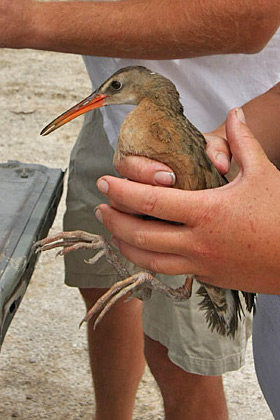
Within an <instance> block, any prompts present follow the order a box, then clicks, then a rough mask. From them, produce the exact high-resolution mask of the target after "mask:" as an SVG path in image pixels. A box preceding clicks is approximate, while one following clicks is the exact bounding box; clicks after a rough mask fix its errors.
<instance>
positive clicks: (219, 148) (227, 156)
mask: <svg viewBox="0 0 280 420" xmlns="http://www.w3.org/2000/svg"><path fill="white" fill-rule="evenodd" d="M204 137H205V139H206V143H207V144H206V152H207V154H208V156H209V158H210V159H211V161H212V163H213V164H214V165H215V166H216V168H217V169H218V170H219V171H220V172H221V173H222V174H226V173H227V172H228V171H229V168H230V160H231V152H230V148H229V145H228V142H227V141H226V139H224V138H222V137H220V136H217V135H214V134H211V133H209V134H205V135H204Z"/></svg>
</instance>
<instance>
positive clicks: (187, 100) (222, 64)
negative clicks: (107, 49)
mask: <svg viewBox="0 0 280 420" xmlns="http://www.w3.org/2000/svg"><path fill="white" fill-rule="evenodd" d="M84 61H85V64H86V67H87V71H88V73H89V76H90V78H91V81H92V86H93V90H95V89H96V88H97V87H98V86H99V85H100V84H101V83H102V82H104V81H105V80H106V79H107V78H109V77H110V76H111V75H112V74H113V73H114V72H115V71H116V70H118V69H119V68H121V67H125V66H128V65H143V66H146V67H148V68H150V69H151V70H153V71H156V72H158V73H161V74H162V75H164V76H166V77H168V78H169V79H170V80H172V81H173V83H174V84H175V85H176V87H177V90H178V91H179V93H180V96H181V102H182V104H183V106H184V109H185V115H186V116H187V117H188V118H189V120H190V121H191V122H192V123H193V124H195V125H196V126H197V128H199V129H200V130H201V131H203V132H206V131H210V130H212V129H214V128H215V127H216V126H218V125H219V124H220V123H221V122H222V121H223V120H224V119H225V117H226V115H227V113H228V111H229V110H230V109H231V108H233V107H235V106H240V105H243V104H244V103H245V102H247V101H248V100H250V99H252V98H254V97H255V96H258V95H260V94H262V93H264V92H265V91H266V90H268V89H269V88H271V87H272V86H273V85H274V84H276V83H277V82H279V81H280V29H278V31H277V32H276V33H275V35H274V36H273V38H272V39H271V40H270V41H269V43H268V45H267V46H266V47H265V48H264V49H263V50H262V51H261V52H260V53H257V54H250V55H245V54H226V55H215V56H209V57H199V58H189V59H182V60H158V61H151V60H131V59H116V58H103V57H89V56H86V57H84ZM113 108H114V109H113ZM130 109H131V107H130V106H128V105H118V106H114V107H113V106H112V107H110V106H108V107H105V108H103V109H102V113H103V116H104V127H105V130H106V132H107V134H108V137H109V140H110V143H111V145H112V146H113V147H114V146H115V145H116V141H117V137H118V132H119V127H120V124H121V123H122V121H123V119H124V117H125V115H126V114H127V112H129V110H130Z"/></svg>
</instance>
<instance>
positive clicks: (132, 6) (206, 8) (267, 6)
mask: <svg viewBox="0 0 280 420" xmlns="http://www.w3.org/2000/svg"><path fill="white" fill-rule="evenodd" d="M279 21H280V8H279V2H278V0H267V1H266V2H263V1H260V0H258V1H256V0H249V1H247V2H244V1H243V0H216V1H214V0H173V1H170V0H131V1H116V2H104V3H103V2H35V1H30V0H21V1H20V0H0V45H1V46H3V47H11V48H34V49H43V50H44V49H45V50H52V51H60V52H70V53H79V54H87V55H95V56H108V57H110V56H112V57H127V58H143V59H170V58H184V57H194V56H202V55H211V54H221V53H254V52H257V51H259V50H261V49H262V48H263V47H264V46H265V44H266V43H267V42H268V40H269V39H270V38H271V36H272V35H273V33H274V32H275V31H276V29H277V27H278V26H279Z"/></svg>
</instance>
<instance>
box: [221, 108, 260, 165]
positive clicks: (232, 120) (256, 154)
mask: <svg viewBox="0 0 280 420" xmlns="http://www.w3.org/2000/svg"><path fill="white" fill-rule="evenodd" d="M226 131H227V138H228V143H229V146H230V149H231V152H232V155H233V157H234V159H235V161H236V163H237V165H238V166H239V167H240V168H241V170H243V171H244V170H249V169H250V168H255V167H256V165H257V166H258V165H259V164H260V162H261V161H262V160H263V159H264V158H265V159H267V158H266V155H265V152H264V151H263V149H262V147H261V145H260V143H259V142H258V141H257V140H256V138H255V137H254V135H253V133H252V132H251V130H250V129H249V127H248V126H247V125H246V122H245V116H244V113H243V111H242V108H234V109H232V110H231V111H230V112H229V114H228V117H227V121H226ZM254 170H255V169H254Z"/></svg>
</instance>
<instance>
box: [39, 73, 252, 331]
mask: <svg viewBox="0 0 280 420" xmlns="http://www.w3.org/2000/svg"><path fill="white" fill-rule="evenodd" d="M120 104H129V105H135V107H134V108H133V110H132V111H130V112H129V113H128V115H127V116H126V118H125V119H124V121H123V122H122V124H121V127H120V131H119V135H118V141H117V146H116V150H115V154H114V158H113V163H114V165H117V164H118V162H119V161H120V160H121V159H123V158H124V157H125V156H129V155H138V156H145V157H147V158H150V159H153V160H157V161H159V162H162V163H164V164H166V165H167V166H169V167H170V168H171V169H172V170H173V172H174V173H175V176H176V182H175V184H174V186H173V188H178V189H183V190H202V189H208V188H217V187H221V186H223V185H225V184H226V183H227V182H228V181H227V179H226V178H225V177H224V176H223V175H221V173H220V172H219V171H218V170H217V169H216V167H215V166H214V165H213V163H212V162H211V160H210V159H209V157H208V155H207V153H206V149H205V146H206V141H205V138H204V136H203V134H202V133H201V132H200V131H199V130H198V129H197V128H196V127H195V126H194V125H193V124H192V123H191V122H190V121H189V120H188V119H187V117H186V116H185V115H184V108H183V106H182V104H181V102H180V95H179V93H178V91H177V89H176V86H175V85H174V83H173V82H172V81H171V80H169V79H167V78H166V77H164V76H162V75H161V74H159V73H156V72H154V71H152V70H150V69H147V68H146V67H143V66H128V67H124V68H121V69H119V70H118V71H116V72H115V73H114V74H113V75H112V76H111V77H109V78H108V79H107V80H106V81H105V82H104V83H102V84H101V86H100V87H99V88H98V89H97V90H96V91H94V92H93V93H92V94H91V95H90V96H88V97H87V98H85V99H84V100H82V101H81V102H79V103H78V104H77V105H75V106H73V107H72V108H70V109H69V110H68V111H66V112H64V113H63V114H61V115H60V116H59V117H57V118H55V119H54V120H53V121H52V122H51V123H49V124H48V125H47V126H46V127H45V128H44V129H43V130H42V132H41V134H42V135H47V134H50V133H51V132H53V131H54V130H56V129H57V128H59V127H61V126H62V125H64V124H66V123H67V122H69V121H71V120H72V119H74V118H76V117H77V116H79V115H81V114H84V113H86V112H88V111H90V110H93V109H96V108H100V107H103V106H109V105H120ZM36 247H37V250H38V251H45V250H48V249H51V248H55V247H62V248H63V249H62V250H61V251H59V254H61V255H64V254H66V253H68V252H71V251H73V250H75V249H81V248H92V249H100V250H99V252H98V253H97V254H96V255H95V256H94V257H93V258H92V259H91V260H89V261H88V262H90V263H95V262H96V261H97V260H98V259H99V258H101V257H102V256H104V255H105V256H106V258H107V260H108V261H109V262H110V263H111V264H113V266H114V267H115V269H116V270H117V272H118V273H119V275H120V277H121V280H120V281H119V282H117V283H115V285H114V286H113V287H112V288H111V289H109V291H107V292H106V293H105V295H103V296H102V297H101V298H100V299H99V301H97V302H96V304H95V305H94V307H93V308H92V309H91V310H90V311H89V312H88V313H87V315H86V317H85V318H84V319H83V321H87V320H89V319H90V318H91V317H92V316H93V315H96V314H97V313H99V316H98V318H97V320H96V325H97V323H98V322H99V321H100V320H101V319H102V317H103V316H104V315H105V313H106V312H107V311H108V310H109V309H110V308H111V306H112V305H113V304H114V303H115V302H116V301H117V300H118V299H119V298H120V297H122V296H123V295H125V294H127V293H130V294H132V295H136V296H137V297H139V298H141V299H148V298H149V297H150V296H151V293H152V290H153V289H154V290H158V291H160V292H161V293H164V294H166V295H168V296H169V297H170V298H172V299H175V300H184V299H188V298H190V296H191V291H192V284H193V281H198V282H199V280H197V279H196V277H195V273H194V274H189V275H186V281H185V283H184V284H183V285H182V287H179V288H177V289H172V288H171V287H169V286H166V285H163V284H162V283H161V282H160V281H159V280H158V279H157V278H156V277H155V276H154V275H152V274H151V273H150V272H145V271H143V272H139V273H136V274H134V275H133V276H131V275H130V273H128V272H127V270H126V269H125V268H124V267H122V264H121V263H120V261H118V258H117V256H116V255H115V254H114V251H113V250H112V248H111V246H110V245H109V244H108V243H107V241H105V239H103V238H102V237H100V236H99V235H94V234H91V233H88V232H83V231H74V232H60V233H59V234H56V235H53V236H52V237H48V238H45V239H43V240H41V241H39V242H38V243H37V244H36ZM199 283H200V288H199V289H198V292H197V293H198V294H199V295H200V296H201V302H200V303H199V306H200V309H201V310H203V311H204V312H205V318H206V322H207V324H208V326H209V328H210V329H211V330H212V331H213V330H216V331H217V332H218V333H219V334H221V335H223V336H230V337H234V336H235V333H236V331H237V329H238V324H239V320H240V318H241V316H242V314H244V309H243V304H242V303H241V300H242V299H243V298H241V296H242V295H243V297H244V299H243V300H244V301H245V306H246V309H247V310H248V311H249V312H251V311H252V309H253V307H254V294H252V293H245V292H242V293H241V294H240V293H239V291H236V290H230V289H223V288H219V287H215V286H212V285H209V284H206V283H202V282H199ZM83 321H82V322H83Z"/></svg>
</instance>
